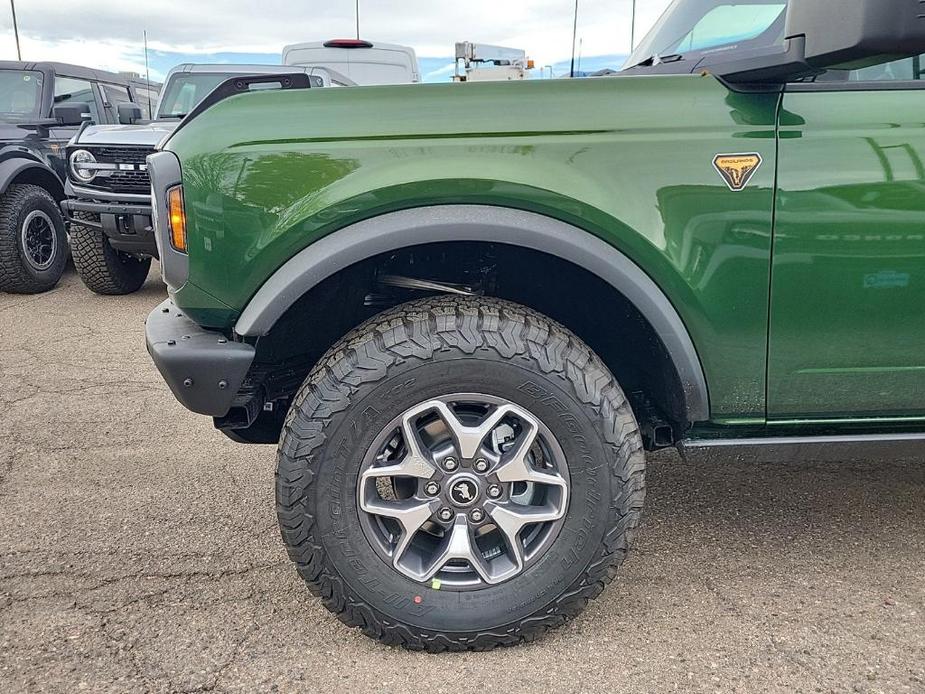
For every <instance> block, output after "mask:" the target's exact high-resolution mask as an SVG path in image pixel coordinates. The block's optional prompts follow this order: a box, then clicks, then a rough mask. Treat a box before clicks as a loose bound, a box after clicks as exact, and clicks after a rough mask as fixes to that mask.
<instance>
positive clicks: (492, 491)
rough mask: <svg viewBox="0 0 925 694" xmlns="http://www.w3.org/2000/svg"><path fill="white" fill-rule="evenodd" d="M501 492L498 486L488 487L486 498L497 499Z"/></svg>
mask: <svg viewBox="0 0 925 694" xmlns="http://www.w3.org/2000/svg"><path fill="white" fill-rule="evenodd" d="M502 492H503V490H502V489H501V485H500V484H492V485H490V486H489V487H488V496H490V497H491V498H492V499H497V498H498V497H500V496H501V494H502Z"/></svg>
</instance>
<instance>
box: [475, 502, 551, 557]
mask: <svg viewBox="0 0 925 694" xmlns="http://www.w3.org/2000/svg"><path fill="white" fill-rule="evenodd" d="M485 510H486V511H488V515H490V516H491V519H492V520H493V521H494V523H495V525H496V526H497V527H498V530H500V531H501V534H502V535H503V536H504V541H505V543H506V544H507V546H508V549H509V550H510V552H511V555H512V559H513V561H514V564H515V565H516V567H517V571H520V570H521V569H522V568H523V565H524V553H523V545H522V544H521V541H520V531H521V530H523V529H524V528H525V527H527V526H528V525H532V524H534V523H547V522H551V521H557V520H559V519H560V518H562V516H563V515H565V506H564V505H562V504H546V505H545V506H518V505H516V504H495V503H488V504H486V505H485Z"/></svg>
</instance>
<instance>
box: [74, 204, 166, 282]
mask: <svg viewBox="0 0 925 694" xmlns="http://www.w3.org/2000/svg"><path fill="white" fill-rule="evenodd" d="M74 218H75V219H86V220H93V219H95V218H96V217H95V215H93V214H91V213H89V212H76V213H74ZM71 253H72V254H73V256H74V267H75V268H76V269H77V274H78V275H80V279H82V280H83V283H84V284H85V285H87V289H89V290H90V291H92V292H96V293H97V294H105V295H120V294H132V293H134V292H137V291H138V290H139V289H141V286H142V285H143V284H144V283H145V280H146V279H147V278H148V271H149V270H150V269H151V258H136V257H135V256H133V255H129V254H128V253H122V252H121V251H117V250H116V249H115V248H113V247H112V246H110V245H109V241H108V240H107V239H106V236H105V234H103V232H102V231H101V230H100V229H94V228H93V227H90V226H84V225H83V224H76V223H72V224H71Z"/></svg>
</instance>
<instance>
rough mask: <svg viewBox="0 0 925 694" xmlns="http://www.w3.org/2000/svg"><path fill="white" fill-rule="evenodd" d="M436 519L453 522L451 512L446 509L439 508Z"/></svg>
mask: <svg viewBox="0 0 925 694" xmlns="http://www.w3.org/2000/svg"><path fill="white" fill-rule="evenodd" d="M437 518H439V519H440V520H442V521H448V520H453V511H452V510H451V509H448V508H441V509H440V511H438V512H437Z"/></svg>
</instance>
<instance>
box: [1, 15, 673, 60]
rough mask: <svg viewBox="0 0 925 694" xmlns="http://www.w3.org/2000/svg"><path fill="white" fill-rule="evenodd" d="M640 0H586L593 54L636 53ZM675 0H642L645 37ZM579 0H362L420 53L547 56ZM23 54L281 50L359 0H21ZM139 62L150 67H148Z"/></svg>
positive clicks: (585, 24)
mask: <svg viewBox="0 0 925 694" xmlns="http://www.w3.org/2000/svg"><path fill="white" fill-rule="evenodd" d="M630 2H631V0H580V9H579V22H578V35H579V37H580V38H581V39H582V42H583V53H584V55H586V56H594V55H605V54H613V53H626V52H627V49H628V48H629V16H630ZM667 4H668V0H645V1H643V0H639V3H638V8H637V12H638V15H637V27H638V31H637V37H638V36H640V35H641V33H643V31H644V29H646V28H648V27H649V26H651V24H652V23H653V22H654V21H655V19H656V18H657V17H658V15H659V14H660V13H661V11H662V10H663V9H664V7H665V6H666V5H667ZM573 10H574V5H573V3H572V2H571V0H523V1H521V2H509V3H504V2H498V1H497V0H467V2H464V3H460V2H457V1H455V0H453V1H451V0H392V1H391V2H390V1H387V0H361V2H360V19H361V27H362V33H363V35H364V37H365V38H369V39H371V40H374V41H382V42H390V43H401V44H406V45H411V46H414V48H415V50H416V51H417V52H418V54H419V55H420V56H447V55H452V54H453V45H454V44H455V42H456V41H466V40H468V41H476V42H482V43H491V44H499V45H506V46H512V47H516V48H521V49H524V50H526V51H527V53H528V54H529V55H530V56H531V57H532V58H534V59H535V60H536V62H537V64H552V63H555V62H558V61H561V60H564V59H566V58H567V57H568V56H569V54H570V52H571V41H572V12H573ZM17 14H18V19H19V29H20V36H21V39H22V48H23V58H24V59H28V60H49V59H54V60H63V61H66V62H73V63H78V64H84V65H92V66H98V67H103V68H108V69H116V70H133V71H135V72H140V71H143V66H144V57H143V52H142V30H147V32H148V45H149V48H151V49H154V50H158V51H162V52H167V53H183V54H191V55H197V54H200V55H204V54H215V53H223V52H235V53H262V54H272V55H279V54H280V52H281V50H282V47H283V46H284V45H286V44H288V43H296V42H301V41H312V40H322V39H325V38H332V37H335V36H353V35H354V32H355V24H354V0H307V1H299V0H261V1H260V2H259V4H258V3H256V2H254V1H253V0H194V1H192V2H191V1H190V0H160V2H158V3H156V4H151V3H145V2H125V0H72V1H71V2H68V3H63V2H61V0H28V2H24V1H23V0H20V2H19V3H18V5H17ZM11 27H12V22H11V20H10V17H9V13H8V12H5V11H4V10H3V8H2V6H0V34H2V41H0V57H3V58H8V59H9V58H15V55H16V53H15V46H14V43H13V36H12V28H11ZM139 67H140V68H141V70H139Z"/></svg>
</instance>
